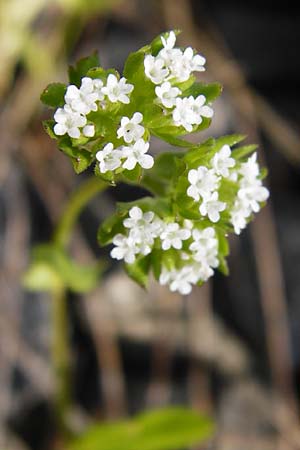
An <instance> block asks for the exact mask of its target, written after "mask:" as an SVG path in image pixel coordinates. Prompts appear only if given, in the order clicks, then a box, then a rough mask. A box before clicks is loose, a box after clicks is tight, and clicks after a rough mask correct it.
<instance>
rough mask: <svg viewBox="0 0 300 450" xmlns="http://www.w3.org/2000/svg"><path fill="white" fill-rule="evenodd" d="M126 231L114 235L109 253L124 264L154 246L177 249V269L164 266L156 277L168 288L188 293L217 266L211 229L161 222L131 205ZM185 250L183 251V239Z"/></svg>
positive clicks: (189, 222) (214, 237)
mask: <svg viewBox="0 0 300 450" xmlns="http://www.w3.org/2000/svg"><path fill="white" fill-rule="evenodd" d="M123 225H124V227H125V228H127V229H128V232H127V234H117V235H116V236H115V237H114V238H113V244H114V245H115V247H114V248H113V249H112V251H111V256H112V257H113V258H115V259H118V260H121V259H124V261H125V262H126V263H127V264H132V263H134V262H135V260H136V258H137V257H138V256H139V255H143V256H145V255H148V254H149V253H151V251H152V249H153V248H154V245H156V248H157V247H159V248H161V249H162V250H163V251H167V250H169V249H171V248H173V249H175V250H177V251H178V258H177V259H176V263H177V264H178V266H179V268H177V267H174V268H172V269H168V268H167V267H165V266H163V267H162V271H161V274H160V277H159V282H160V284H162V285H166V284H167V285H169V287H170V289H171V291H178V292H180V293H181V294H183V295H186V294H189V293H190V292H191V290H192V285H194V284H197V283H199V282H201V281H206V280H207V279H208V278H209V277H211V276H212V275H213V273H214V270H213V269H214V268H216V267H218V265H219V261H218V239H217V238H216V233H215V230H214V228H212V227H207V228H205V229H202V230H200V229H198V228H193V223H192V222H191V221H187V220H186V221H184V223H183V225H182V226H181V225H180V224H179V223H177V222H164V221H163V220H161V219H160V218H159V217H158V216H157V215H156V214H155V213H154V212H153V211H148V212H145V213H143V211H142V210H141V209H140V208H139V207H137V206H134V207H133V208H131V209H130V210H129V217H127V218H126V219H125V220H124V221H123ZM184 241H187V249H185V250H183V242H184Z"/></svg>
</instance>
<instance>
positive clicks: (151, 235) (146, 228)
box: [123, 206, 162, 246]
mask: <svg viewBox="0 0 300 450" xmlns="http://www.w3.org/2000/svg"><path fill="white" fill-rule="evenodd" d="M160 222H162V221H161V220H160V219H159V218H158V217H157V216H156V215H155V214H154V212H153V211H147V212H145V213H143V211H142V210H141V209H140V208H139V207H138V206H134V207H133V208H131V209H130V210H129V217H128V218H126V219H124V221H123V225H124V227H126V228H129V229H130V230H132V236H135V239H136V241H137V242H139V243H140V244H143V243H146V244H147V245H150V246H151V245H153V243H154V239H155V238H156V237H157V236H159V234H160V231H161V229H162V228H161V223H160Z"/></svg>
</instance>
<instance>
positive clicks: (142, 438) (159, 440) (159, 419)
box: [67, 407, 214, 450]
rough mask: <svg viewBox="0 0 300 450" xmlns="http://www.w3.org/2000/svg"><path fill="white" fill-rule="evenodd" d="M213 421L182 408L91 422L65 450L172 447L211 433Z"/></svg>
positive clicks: (156, 449) (172, 449)
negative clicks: (96, 422)
mask: <svg viewBox="0 0 300 450" xmlns="http://www.w3.org/2000/svg"><path fill="white" fill-rule="evenodd" d="M213 431H214V424H213V422H212V420H211V419H210V418H209V417H207V416H204V415H200V414H198V413H197V412H195V411H192V410H189V409H187V408H183V407H173V408H172V407H169V408H165V409H161V410H156V411H150V412H146V413H143V414H140V415H139V416H137V417H136V418H134V419H131V420H127V421H122V422H118V423H115V424H102V425H100V424H99V425H94V426H92V427H90V429H89V430H88V431H87V432H86V433H84V434H83V435H82V436H80V437H79V438H78V439H74V440H73V441H72V442H71V443H70V444H69V446H68V447H67V449H68V450H120V449H122V450H176V449H179V448H182V447H187V446H190V445H193V444H196V443H197V444H200V443H201V442H204V441H206V440H207V439H208V438H210V437H211V436H212V433H213Z"/></svg>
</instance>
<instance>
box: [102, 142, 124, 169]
mask: <svg viewBox="0 0 300 450" xmlns="http://www.w3.org/2000/svg"><path fill="white" fill-rule="evenodd" d="M122 157H123V153H122V151H121V150H119V149H115V150H114V146H113V144H112V143H111V142H110V143H109V144H106V145H105V147H104V148H103V149H102V150H99V152H98V153H97V154H96V158H97V160H98V161H99V162H100V164H99V168H100V172H101V173H105V172H107V171H108V170H115V169H117V168H118V167H120V166H121V158H122Z"/></svg>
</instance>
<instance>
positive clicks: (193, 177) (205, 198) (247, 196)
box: [187, 145, 269, 234]
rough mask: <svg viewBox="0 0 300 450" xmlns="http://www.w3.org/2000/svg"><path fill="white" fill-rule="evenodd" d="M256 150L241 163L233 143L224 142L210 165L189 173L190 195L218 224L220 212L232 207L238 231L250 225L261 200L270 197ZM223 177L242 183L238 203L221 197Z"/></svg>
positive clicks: (202, 214) (232, 218) (233, 221)
mask: <svg viewBox="0 0 300 450" xmlns="http://www.w3.org/2000/svg"><path fill="white" fill-rule="evenodd" d="M256 158H257V155H256V153H254V154H253V155H252V156H250V157H249V158H248V160H247V161H246V162H245V163H242V164H240V165H239V166H237V163H236V161H235V159H234V158H232V157H231V149H230V147H229V145H224V146H223V147H222V148H221V149H220V150H219V151H218V152H217V153H216V154H215V155H214V156H213V158H212V159H211V161H210V163H209V167H206V166H199V167H198V168H197V169H192V170H190V171H189V173H188V181H189V183H190V185H189V187H188V189H187V195H188V196H189V197H192V198H193V199H194V200H195V202H198V203H199V213H200V215H201V216H207V217H208V218H209V220H210V221H211V222H213V223H216V222H218V221H219V220H220V213H221V212H222V211H224V210H225V209H228V208H230V211H229V212H230V220H231V223H232V225H233V226H234V231H235V233H236V234H240V232H241V230H242V229H243V228H245V227H246V224H247V220H246V219H247V218H248V217H249V216H250V215H251V214H252V212H258V211H259V209H260V203H261V202H264V201H265V200H267V198H268V196H269V191H268V189H267V188H266V187H264V186H263V185H262V181H261V180H260V179H259V166H258V164H257V161H256ZM222 178H228V179H230V180H232V181H235V182H238V185H239V190H238V193H237V198H236V200H235V202H234V205H233V206H232V205H227V204H226V203H225V202H222V201H220V200H219V191H218V189H219V187H220V182H221V179H222Z"/></svg>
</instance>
